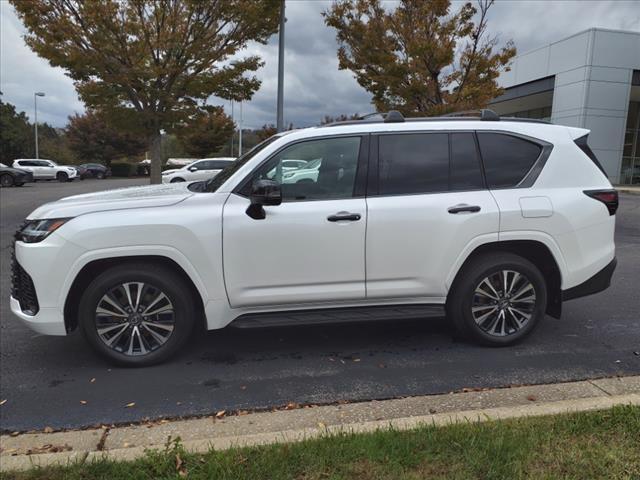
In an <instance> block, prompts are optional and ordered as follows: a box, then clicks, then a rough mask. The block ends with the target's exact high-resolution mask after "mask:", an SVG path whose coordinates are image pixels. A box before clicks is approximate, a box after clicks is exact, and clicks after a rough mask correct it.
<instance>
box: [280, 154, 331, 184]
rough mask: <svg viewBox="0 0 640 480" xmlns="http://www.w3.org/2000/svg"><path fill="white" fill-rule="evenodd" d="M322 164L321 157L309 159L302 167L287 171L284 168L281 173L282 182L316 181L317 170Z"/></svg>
mask: <svg viewBox="0 0 640 480" xmlns="http://www.w3.org/2000/svg"><path fill="white" fill-rule="evenodd" d="M321 164H322V159H321V158H316V159H314V160H309V161H308V162H306V165H305V166H304V167H303V168H299V169H296V170H289V171H287V170H286V169H284V171H283V174H282V183H286V184H291V183H304V182H316V181H317V180H318V171H319V170H320V165H321Z"/></svg>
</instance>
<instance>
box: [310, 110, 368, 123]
mask: <svg viewBox="0 0 640 480" xmlns="http://www.w3.org/2000/svg"><path fill="white" fill-rule="evenodd" d="M361 118H362V116H361V115H360V114H359V113H354V114H353V115H345V114H344V113H341V114H340V115H338V116H337V117H333V116H331V115H325V116H324V117H323V118H322V120H320V125H327V124H329V123H334V122H346V121H348V120H359V119H361Z"/></svg>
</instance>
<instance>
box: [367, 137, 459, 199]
mask: <svg viewBox="0 0 640 480" xmlns="http://www.w3.org/2000/svg"><path fill="white" fill-rule="evenodd" d="M378 145H379V146H378V149H379V161H380V163H379V170H380V173H379V175H380V183H379V189H380V194H381V195H393V194H410V193H429V192H443V191H447V190H448V189H449V135H448V134H446V133H420V134H401V135H381V136H380V137H379V144H378Z"/></svg>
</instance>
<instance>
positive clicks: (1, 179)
mask: <svg viewBox="0 0 640 480" xmlns="http://www.w3.org/2000/svg"><path fill="white" fill-rule="evenodd" d="M0 185H1V186H3V187H10V186H11V185H13V177H12V176H11V175H9V174H7V173H5V174H3V175H0Z"/></svg>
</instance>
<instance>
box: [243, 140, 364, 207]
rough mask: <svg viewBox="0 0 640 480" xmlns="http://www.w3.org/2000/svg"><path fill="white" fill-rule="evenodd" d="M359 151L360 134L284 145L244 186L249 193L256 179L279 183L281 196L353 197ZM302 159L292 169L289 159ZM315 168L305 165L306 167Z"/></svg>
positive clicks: (296, 198)
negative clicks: (301, 162)
mask: <svg viewBox="0 0 640 480" xmlns="http://www.w3.org/2000/svg"><path fill="white" fill-rule="evenodd" d="M359 152H360V137H359V136H358V137H335V138H323V139H318V140H309V141H305V142H300V143H296V144H294V145H291V146H289V147H285V148H284V149H283V150H282V151H280V152H279V153H277V154H276V155H274V156H273V157H271V158H270V159H269V160H268V161H267V162H266V163H265V164H263V165H262V166H261V167H260V168H259V169H258V171H257V172H256V173H254V174H253V176H252V178H251V181H250V182H249V184H248V185H247V186H246V187H245V189H243V193H245V194H248V193H249V191H250V189H251V185H252V184H253V183H254V182H255V181H256V180H261V179H268V180H273V181H276V182H278V183H279V184H280V185H281V186H282V199H283V200H284V201H287V200H289V201H291V200H324V199H335V198H349V197H352V196H353V189H354V185H355V180H356V171H357V167H358V154H359ZM292 159H293V160H303V161H304V162H305V163H304V165H305V168H301V169H296V168H294V169H292V168H290V162H288V160H292ZM310 165H312V166H314V168H307V167H308V166H310Z"/></svg>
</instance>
